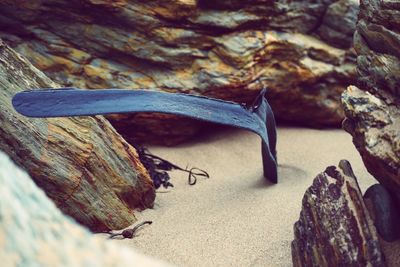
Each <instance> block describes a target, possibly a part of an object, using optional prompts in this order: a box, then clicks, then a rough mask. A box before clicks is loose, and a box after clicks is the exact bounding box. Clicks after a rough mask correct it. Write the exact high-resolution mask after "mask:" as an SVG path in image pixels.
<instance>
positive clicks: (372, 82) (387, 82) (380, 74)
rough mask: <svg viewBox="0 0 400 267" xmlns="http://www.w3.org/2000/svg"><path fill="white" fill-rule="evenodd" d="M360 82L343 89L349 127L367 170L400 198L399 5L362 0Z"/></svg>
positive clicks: (356, 42) (358, 34)
mask: <svg viewBox="0 0 400 267" xmlns="http://www.w3.org/2000/svg"><path fill="white" fill-rule="evenodd" d="M354 46H355V48H356V51H357V54H358V57H357V70H358V84H357V87H356V86H351V87H349V88H348V89H347V91H346V92H344V94H343V97H342V101H343V105H344V108H345V112H346V117H347V119H346V121H345V123H344V128H345V129H346V130H347V131H348V132H349V133H351V135H352V136H353V142H354V144H355V146H356V148H357V149H358V151H359V152H360V154H361V157H362V159H363V161H364V163H365V166H366V167H367V169H368V171H369V172H370V173H371V174H372V175H373V176H374V177H375V178H376V179H378V180H379V182H380V183H382V184H383V185H384V186H385V187H386V188H387V189H388V190H389V191H390V192H391V193H392V194H394V195H395V196H396V197H397V199H398V200H399V203H400V53H399V51H400V5H399V3H397V2H396V1H378V0H363V1H361V10H360V16H359V21H358V24H357V31H356V34H355V38H354Z"/></svg>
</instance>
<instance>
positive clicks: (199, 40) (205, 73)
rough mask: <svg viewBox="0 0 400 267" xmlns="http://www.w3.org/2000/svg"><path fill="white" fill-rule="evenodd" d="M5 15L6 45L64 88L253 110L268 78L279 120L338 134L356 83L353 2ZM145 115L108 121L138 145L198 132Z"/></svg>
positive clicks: (78, 8) (56, 7)
mask: <svg viewBox="0 0 400 267" xmlns="http://www.w3.org/2000/svg"><path fill="white" fill-rule="evenodd" d="M0 8H1V10H2V12H1V14H0V36H2V37H3V39H5V40H6V41H7V42H8V43H10V44H11V45H12V46H13V47H14V48H15V49H16V50H17V51H18V52H20V53H21V54H23V55H25V56H27V57H28V58H29V60H31V62H32V63H33V64H34V65H35V66H37V67H38V68H39V69H41V70H43V71H44V72H45V73H46V74H48V75H49V76H50V77H51V78H53V79H54V80H56V81H58V82H60V83H61V84H63V85H67V86H69V85H74V86H77V87H82V88H110V87H112V88H118V87H123V88H132V89H135V88H159V89H161V90H165V91H173V92H187V93H194V94H201V95H206V96H212V97H217V98H222V99H227V100H234V101H238V102H248V101H249V100H250V99H252V97H253V96H254V95H256V94H257V91H259V90H260V88H261V86H260V84H258V83H256V82H255V80H256V79H257V78H265V79H264V84H265V85H267V86H268V87H269V88H270V90H269V94H268V99H269V100H270V102H271V104H272V107H273V109H274V111H275V114H276V116H277V118H278V120H282V121H289V122H295V123H300V124H303V125H311V126H338V125H339V124H340V122H341V120H342V119H343V111H342V109H341V105H340V94H341V93H342V91H343V90H344V89H345V88H346V87H347V86H348V85H349V84H350V83H351V82H353V78H354V76H355V68H354V57H353V53H352V50H351V49H350V47H351V40H352V35H353V30H354V27H355V20H356V17H357V11H358V1H356V0H339V1H337V0H328V1H325V0H317V1H311V0H307V1H299V0H296V1H289V2H288V1H283V0H280V1H272V0H258V1H248V0H247V1H238V0H234V1H220V0H217V1H213V2H209V1H204V0H179V1H178V0H169V1H106V0H102V1H97V0H96V1H93V0H85V1H65V0H61V1H54V0H33V1H25V0H21V1H5V0H3V1H0ZM147 117H148V116H147ZM147 117H141V116H140V115H135V116H124V119H123V120H122V119H121V118H119V119H118V121H116V120H114V118H116V117H115V116H114V117H113V118H110V120H111V122H112V123H114V125H115V126H116V127H117V128H118V129H124V130H123V133H124V136H127V137H129V139H131V138H132V137H136V138H137V137H140V138H139V139H143V138H142V137H145V138H146V139H147V140H150V141H158V142H162V141H165V140H167V142H168V141H171V140H175V139H176V140H178V139H181V138H182V137H185V136H190V135H193V134H194V133H195V132H196V131H197V129H199V128H201V125H198V124H196V123H195V122H194V121H184V122H183V124H184V125H185V126H184V127H181V125H180V124H179V123H178V124H172V126H173V127H171V125H170V122H171V121H168V120H167V121H164V119H165V117H164V116H158V115H157V116H153V120H149V121H148V120H146V119H144V118H147ZM137 118H140V119H139V120H136V119H137ZM172 121H173V122H174V123H176V122H179V119H176V118H175V119H172ZM131 122H133V124H132V125H134V126H137V127H135V131H131V130H128V129H126V127H125V126H126V125H128V124H130V123H131ZM143 123H144V124H146V126H143V127H141V125H143ZM149 125H150V126H149ZM165 125H167V126H166V127H165ZM175 125H176V127H175ZM139 126H140V127H139ZM171 128H173V129H177V130H174V131H172V132H171ZM147 129H151V130H147Z"/></svg>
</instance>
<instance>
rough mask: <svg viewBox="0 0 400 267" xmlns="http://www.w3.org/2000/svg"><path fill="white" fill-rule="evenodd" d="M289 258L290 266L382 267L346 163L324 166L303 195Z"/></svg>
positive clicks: (373, 231) (369, 222)
mask: <svg viewBox="0 0 400 267" xmlns="http://www.w3.org/2000/svg"><path fill="white" fill-rule="evenodd" d="M292 258H293V265H294V266H385V261H384V258H383V256H382V252H381V248H380V245H379V241H378V237H377V233H376V229H375V227H374V225H373V221H372V220H371V217H370V215H369V213H368V211H367V209H366V206H365V204H364V202H363V197H362V194H361V191H360V188H359V187H358V183H357V179H356V177H355V176H354V173H353V171H352V169H351V166H350V163H349V162H348V161H345V160H342V161H340V163H339V168H336V167H334V166H331V167H328V168H327V169H326V170H325V171H324V172H323V173H320V174H319V175H318V176H317V177H316V178H315V179H314V181H313V184H312V186H311V187H309V188H308V189H307V191H306V193H305V194H304V197H303V203H302V210H301V213H300V218H299V220H298V221H297V222H296V223H295V225H294V241H293V242H292Z"/></svg>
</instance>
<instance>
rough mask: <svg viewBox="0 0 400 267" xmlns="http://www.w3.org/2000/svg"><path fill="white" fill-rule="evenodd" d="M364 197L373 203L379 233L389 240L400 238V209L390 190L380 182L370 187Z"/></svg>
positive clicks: (373, 212) (374, 217)
mask: <svg viewBox="0 0 400 267" xmlns="http://www.w3.org/2000/svg"><path fill="white" fill-rule="evenodd" d="M364 199H367V200H369V201H370V203H371V209H373V211H372V214H374V216H373V220H374V222H375V226H376V229H377V230H378V233H379V235H380V236H381V237H382V238H383V239H384V240H386V241H388V242H393V241H395V240H397V239H399V238H400V228H399V223H400V209H399V208H398V207H397V206H396V204H395V201H394V199H393V198H392V196H391V195H390V193H389V191H388V190H387V189H386V188H385V187H384V186H382V185H380V184H375V185H373V186H371V187H369V188H368V190H367V191H366V192H365V194H364Z"/></svg>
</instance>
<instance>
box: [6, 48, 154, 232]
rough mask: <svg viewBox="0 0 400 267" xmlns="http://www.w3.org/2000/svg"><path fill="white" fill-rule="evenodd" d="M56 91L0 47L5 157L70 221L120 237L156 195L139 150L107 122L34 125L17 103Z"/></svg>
mask: <svg viewBox="0 0 400 267" xmlns="http://www.w3.org/2000/svg"><path fill="white" fill-rule="evenodd" d="M37 87H58V85H57V84H55V83H53V82H52V81H51V80H50V79H49V78H47V77H46V76H45V75H44V74H43V73H41V72H40V71H38V70H37V69H36V68H35V67H33V66H32V65H31V64H30V63H29V62H27V60H26V59H24V58H22V57H21V56H20V55H18V54H17V53H16V52H14V51H13V50H11V49H10V48H9V47H8V46H6V45H5V44H4V43H3V42H1V40H0V105H1V109H0V149H1V150H3V151H4V152H6V153H7V154H8V155H9V156H10V157H11V158H12V159H13V160H14V161H15V162H16V163H18V164H19V165H20V166H22V167H23V168H24V169H25V170H27V171H28V173H29V174H30V175H31V176H32V178H33V179H34V181H35V182H36V184H37V185H39V186H40V187H41V188H42V189H43V190H44V191H45V192H46V194H47V195H48V196H49V197H50V198H51V199H52V200H53V201H54V202H55V204H56V205H57V206H58V207H59V208H60V209H61V210H62V211H63V212H64V213H66V214H68V215H70V216H72V217H73V218H75V219H76V220H77V221H78V222H80V223H82V224H84V225H86V226H88V227H89V228H90V229H92V230H94V231H99V230H107V229H121V228H124V227H127V226H129V225H130V224H132V223H133V222H134V221H135V220H136V219H135V216H134V214H133V210H134V209H135V208H146V207H151V206H152V205H153V201H154V198H155V191H154V187H153V184H152V181H151V180H150V177H149V175H148V173H147V170H146V169H145V168H144V167H143V165H142V163H141V162H140V161H139V157H138V155H137V152H136V150H135V149H134V148H133V147H131V146H130V145H129V144H128V143H127V142H126V141H125V140H124V139H122V137H121V136H120V135H119V134H118V133H117V132H116V131H115V130H114V129H113V127H112V126H111V125H110V123H109V122H108V121H107V120H106V119H104V118H103V117H100V116H98V117H80V118H60V119H31V118H27V117H24V116H22V115H20V114H18V113H17V112H16V111H15V110H14V109H13V106H12V104H11V99H12V97H13V95H14V94H15V93H17V92H19V91H21V90H24V89H27V88H37Z"/></svg>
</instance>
